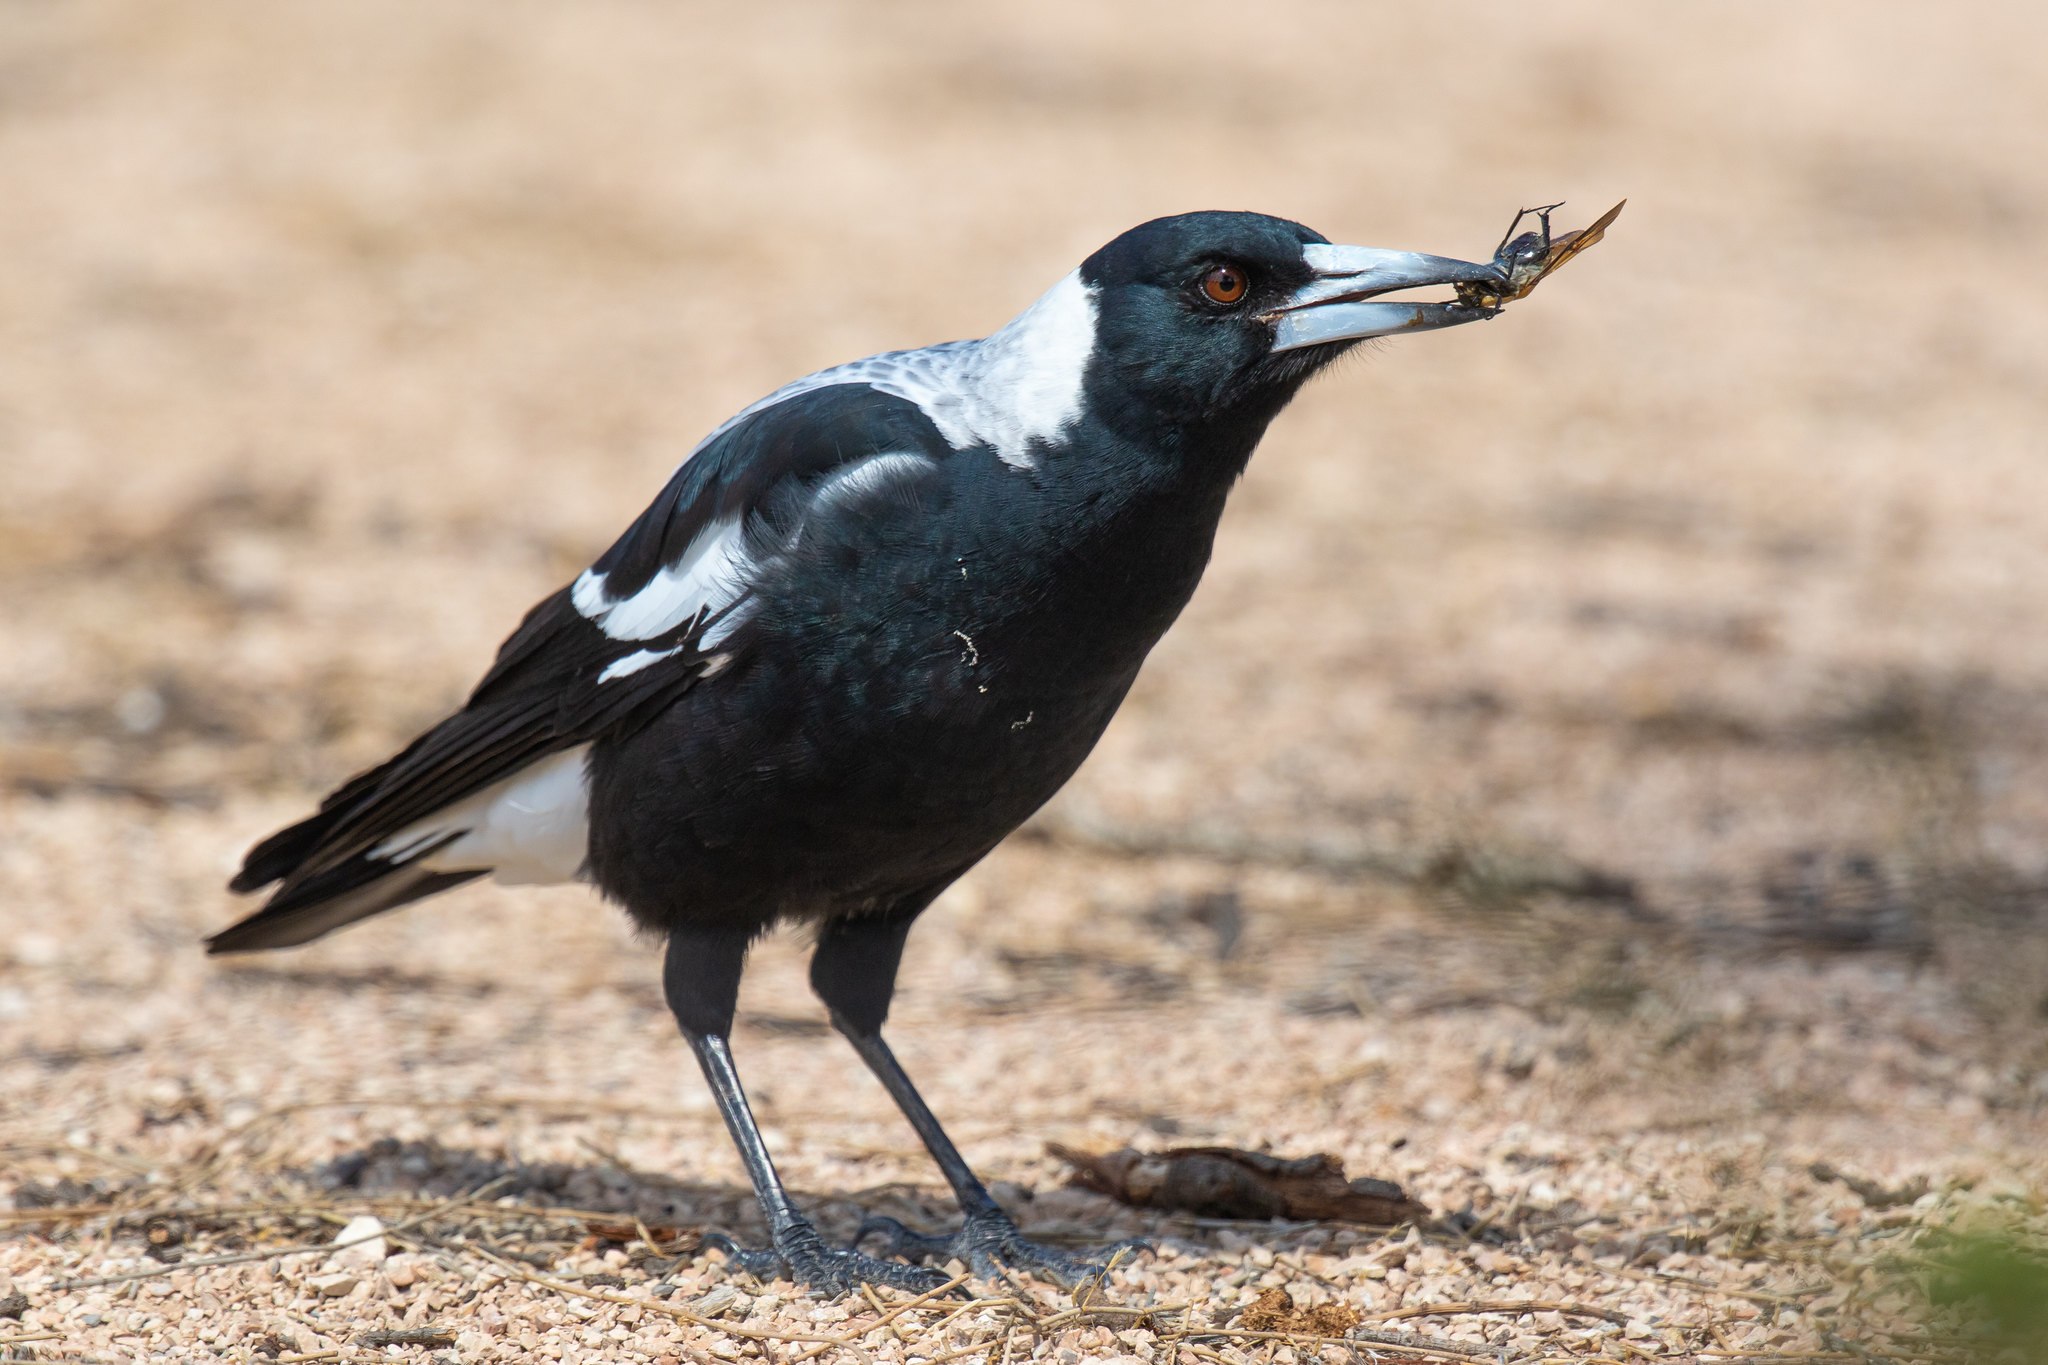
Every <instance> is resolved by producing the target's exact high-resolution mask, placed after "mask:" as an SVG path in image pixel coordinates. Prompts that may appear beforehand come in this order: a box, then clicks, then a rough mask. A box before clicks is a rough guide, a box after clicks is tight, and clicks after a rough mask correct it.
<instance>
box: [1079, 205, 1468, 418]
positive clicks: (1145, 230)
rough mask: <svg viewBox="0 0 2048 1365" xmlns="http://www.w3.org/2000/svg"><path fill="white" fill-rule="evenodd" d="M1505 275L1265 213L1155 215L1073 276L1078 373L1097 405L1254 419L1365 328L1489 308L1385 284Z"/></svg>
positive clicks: (1418, 327) (1419, 325)
mask: <svg viewBox="0 0 2048 1365" xmlns="http://www.w3.org/2000/svg"><path fill="white" fill-rule="evenodd" d="M1502 279H1503V277H1502V275H1501V272H1500V270H1499V269H1498V268H1497V267H1495V266H1493V265H1481V264H1476V263H1474V262H1471V261H1458V260H1451V259H1448V258H1446V257H1442V256H1427V255H1422V254H1419V253H1416V252H1411V251H1388V250H1382V249H1379V248H1376V247H1356V246H1337V245H1333V244H1331V243H1330V242H1329V241H1328V240H1326V239H1325V238H1324V237H1323V236H1322V235H1321V234H1319V233H1317V232H1314V231H1311V230H1310V229H1308V228H1305V227H1303V226H1302V225H1301V224H1299V223H1292V222H1289V221H1287V220H1286V219H1284V218H1272V217H1268V216H1266V215H1265V214H1259V213H1221V212H1210V213H1184V214H1180V215H1178V216H1176V217H1172V218H1159V219H1155V220H1153V221H1152V222H1149V223H1144V224H1141V225H1140V226H1138V227H1135V228H1132V229H1131V230H1130V231H1129V232H1126V233H1124V234H1123V235H1122V236H1121V237H1118V238H1117V239H1116V240H1115V241H1113V242H1111V243H1109V244H1108V245H1107V246H1105V247H1103V248H1102V249H1101V250H1100V251H1097V252H1096V253H1095V254H1094V255H1093V256H1090V257H1089V258H1088V259H1087V260H1086V261H1085V262H1083V263H1082V265H1081V268H1080V270H1079V272H1078V276H1077V280H1076V282H1077V283H1078V284H1079V285H1080V286H1081V287H1083V288H1085V289H1086V290H1087V292H1088V295H1089V297H1090V300H1091V302H1092V304H1093V311H1094V337H1093V345H1092V347H1091V348H1090V351H1091V354H1090V356H1089V364H1088V371H1089V372H1088V380H1087V382H1088V385H1089V387H1090V389H1091V390H1092V395H1091V396H1093V397H1095V398H1096V399H1097V410H1098V411H1104V412H1105V413H1107V412H1108V411H1110V410H1113V409H1114V408H1116V407H1118V406H1123V407H1126V408H1132V407H1135V408H1142V409H1144V410H1146V412H1145V418H1144V420H1166V421H1170V422H1175V423H1177V424H1181V425H1190V424H1193V425H1207V424H1214V423H1222V424H1223V425H1226V426H1236V425H1240V424H1245V423H1250V424H1253V425H1254V426H1255V427H1256V428H1263V426H1264V424H1265V423H1266V422H1267V421H1269V420H1271V418H1272V416H1273V415H1274V414H1275V413H1277V412H1278V411H1279V410H1280V408H1281V407H1282V406H1284V405H1285V404H1286V402H1287V400H1288V399H1290V398H1292V397H1293V396H1294V393H1295V391H1296V390H1298V389H1299V388H1300V387H1301V385H1302V384H1303V383H1304V382H1305V381H1306V380H1307V379H1308V378H1309V376H1311V375H1313V374H1314V373H1315V372H1316V371H1317V370H1319V369H1321V368H1322V367H1323V366H1325V365H1327V364H1328V363H1329V362H1330V361H1332V360H1334V359H1335V358H1336V357H1337V356H1339V355H1341V354H1342V353H1343V352H1345V351H1346V350H1349V349H1350V348H1351V347H1353V346H1355V345H1357V344H1358V342H1360V341H1362V340H1364V339H1365V338H1367V337H1379V336H1393V335H1399V334H1403V333H1407V332H1422V331H1431V330H1434V329H1436V328H1441V327H1455V326H1457V325H1459V324H1461V323H1465V322H1473V321H1477V320H1479V319H1481V318H1485V317H1490V316H1492V310H1491V309H1487V308H1483V307H1477V306H1468V305H1465V304H1462V303H1457V302H1423V301H1417V300H1407V301H1396V300H1394V299H1390V298H1388V297H1386V296H1387V295H1389V294H1392V293H1394V292H1395V291H1399V290H1407V289H1416V288H1422V287H1427V286H1434V285H1455V284H1459V283H1485V284H1493V285H1499V284H1500V283H1501V281H1502ZM1103 400H1107V401H1103ZM1253 439H1256V436H1255V435H1254V437H1253Z"/></svg>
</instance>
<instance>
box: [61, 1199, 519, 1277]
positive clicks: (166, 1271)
mask: <svg viewBox="0 0 2048 1365" xmlns="http://www.w3.org/2000/svg"><path fill="white" fill-rule="evenodd" d="M510 1180H511V1177H510V1176H499V1177H498V1178H497V1179H495V1180H492V1181H489V1182H487V1183H486V1184H483V1185H479V1186H478V1187H477V1188H476V1189H474V1190H472V1191H470V1192H469V1193H468V1194H460V1195H456V1196H455V1197H454V1198H452V1199H444V1200H442V1201H441V1202H440V1203H438V1204H435V1205H434V1206H433V1207H432V1208H429V1209H426V1210H424V1211H423V1212H421V1213H418V1214H416V1215H414V1216H413V1217H411V1218H409V1219H406V1220H404V1221H403V1222H399V1223H394V1224H392V1225H391V1226H389V1227H384V1228H379V1229H378V1230H377V1231H375V1232H369V1233H364V1234H363V1235H361V1236H359V1237H352V1238H350V1239H348V1240H346V1241H341V1242H302V1243H299V1244H298V1245H295V1246H284V1247H266V1248H265V1249H263V1250H261V1251H244V1252H237V1253H236V1254H234V1255H232V1256H207V1257H204V1258H202V1259H199V1260H188V1261H173V1262H170V1263H168V1264H165V1265H160V1266H154V1267H152V1268H150V1269H148V1270H131V1271H127V1272H125V1273H123V1274H120V1275H99V1276H94V1277H92V1278H89V1279H75V1280H59V1281H57V1282H56V1283H55V1284H54V1285H53V1286H52V1287H53V1288H56V1289H95V1288H98V1287H100V1286H102V1285H109V1284H122V1283H125V1282H127V1281H129V1280H148V1279H154V1278H155V1277H157V1276H159V1275H170V1274H174V1273H176V1272H178V1271H181V1270H209V1269H212V1268H213V1267H216V1266H224V1265H246V1264H248V1263H250V1262H252V1261H268V1260H272V1259H275V1258H277V1257H280V1256H304V1255H307V1254H309V1253H312V1252H316V1251H317V1252H328V1253H332V1252H336V1251H341V1250H344V1249H345V1248H348V1247H352V1246H354V1245H356V1244H357V1243H359V1242H368V1241H372V1240H374V1239H376V1238H378V1237H384V1236H388V1235H389V1234H391V1233H395V1232H405V1231H408V1230H409V1229H412V1228H416V1227H419V1226H420V1225H421V1224H424V1223H429V1222H432V1221H433V1220H434V1219H436V1218H440V1217H443V1216H444V1215H446V1214H448V1213H451V1212H453V1211H454V1210H456V1209H459V1208H463V1207H465V1206H466V1205H469V1204H474V1203H476V1202H477V1201H478V1200H480V1199H484V1198H487V1197H489V1195H490V1192H491V1191H492V1190H494V1189H497V1188H499V1187H501V1186H503V1185H505V1184H508V1183H509V1182H510Z"/></svg>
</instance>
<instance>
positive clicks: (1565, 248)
mask: <svg viewBox="0 0 2048 1365" xmlns="http://www.w3.org/2000/svg"><path fill="white" fill-rule="evenodd" d="M1627 203H1628V200H1626V199H1624V200H1622V201H1621V203H1619V204H1616V205H1615V206H1614V207H1613V208H1611V209H1609V210H1607V212H1605V213H1603V214H1601V215H1600V216H1599V217H1598V218H1597V219H1595V220H1594V222H1593V224H1592V226H1591V227H1585V228H1580V229H1578V230H1576V231H1573V232H1560V233H1558V234H1557V235H1556V236H1554V237H1553V236H1552V235H1551V232H1550V215H1551V214H1552V213H1554V212H1556V211H1557V210H1558V209H1561V208H1563V207H1564V205H1563V204H1561V203H1559V204H1544V205H1542V206H1541V207H1539V208H1533V209H1523V210H1521V211H1520V212H1518V213H1516V214H1515V221H1514V222H1512V223H1509V224H1508V230H1507V234H1506V235H1505V236H1503V237H1502V238H1501V242H1500V245H1499V246H1498V247H1496V248H1495V249H1494V253H1493V265H1494V268H1495V269H1497V270H1499V271H1500V272H1501V274H1503V275H1504V276H1506V277H1507V285H1506V287H1505V288H1496V287H1494V286H1492V285H1490V284H1486V283H1477V282H1474V283H1461V284H1458V285H1457V286H1455V287H1456V289H1457V294H1458V302H1460V303H1462V304H1465V305H1466V306H1468V307H1472V308H1499V307H1500V306H1502V305H1503V304H1508V303H1513V302H1514V301H1515V300H1516V299H1521V298H1527V297H1528V295H1529V292H1530V291H1531V290H1533V289H1534V288H1535V287H1536V286H1537V285H1539V284H1541V283H1542V282H1543V281H1544V280H1545V279H1547V278H1549V277H1550V276H1551V275H1552V274H1553V273H1555V272H1556V271H1557V270H1558V269H1559V268H1560V267H1561V266H1563V265H1564V263H1565V262H1566V261H1569V260H1570V259H1571V258H1572V257H1574V256H1576V255H1578V254H1579V253H1580V252H1582V251H1584V250H1585V249H1586V248H1587V247H1589V246H1592V245H1593V244H1594V243H1595V242H1597V241H1599V240H1600V239H1601V238H1602V237H1604V236H1606V235H1607V229H1608V228H1609V227H1610V226H1612V225H1613V223H1614V220H1615V219H1617V218H1619V217H1620V216H1621V210H1622V208H1623V206H1624V205H1626V204H1627ZM1527 218H1534V219H1535V220H1536V230H1535V231H1533V232H1524V233H1521V234H1519V235H1517V233H1516V231H1515V230H1516V229H1517V228H1519V227H1521V226H1522V222H1523V220H1524V219H1527Z"/></svg>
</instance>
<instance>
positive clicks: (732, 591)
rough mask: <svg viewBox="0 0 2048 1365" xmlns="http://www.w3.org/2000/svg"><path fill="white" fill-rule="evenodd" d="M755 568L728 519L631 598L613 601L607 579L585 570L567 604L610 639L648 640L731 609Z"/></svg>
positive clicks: (732, 520)
mask: <svg viewBox="0 0 2048 1365" xmlns="http://www.w3.org/2000/svg"><path fill="white" fill-rule="evenodd" d="M753 567H754V565H753V560H752V558H751V557H750V556H749V555H748V553H747V538H746V536H745V535H744V534H743V532H742V530H741V527H740V523H739V520H738V519H737V518H727V519H725V520H721V521H714V522H712V523H711V524H710V525H709V526H706V527H705V528H704V529H703V530H702V531H700V532H698V533H697V538H696V539H695V540H693V541H691V542H690V546H689V548H688V549H686V550H684V551H683V557H682V558H681V559H679V560H677V561H676V562H675V563H673V564H670V565H668V566H667V567H666V568H664V569H662V570H661V572H659V573H657V574H655V575H654V577H652V578H650V579H648V580H647V585H646V586H645V587H643V588H641V589H640V591H638V592H636V593H634V594H633V595H632V596H630V597H621V598H614V597H612V595H611V594H610V593H608V592H607V591H606V590H605V577H606V575H604V574H601V573H599V572H598V571H597V570H595V569H585V570H584V571H583V573H582V575H581V576H580V577H578V578H577V580H576V585H575V587H573V588H571V589H570V591H569V600H570V601H571V602H572V603H574V604H575V607H576V610H577V611H578V612H580V613H582V614H583V615H584V616H587V617H589V618H590V621H591V623H592V624H593V625H595V626H596V627H597V628H598V629H600V630H602V631H603V632H604V633H605V634H606V635H608V636H610V637H611V638H612V639H614V640H652V639H653V638H655V637H656V636H657V635H666V634H667V633H668V632H670V631H672V630H674V629H675V628H676V627H677V626H679V625H681V624H682V623H683V622H685V621H687V620H689V619H690V618H691V617H692V616H696V615H698V614H699V613H707V614H708V613H715V612H719V611H722V610H724V609H725V608H726V607H728V606H730V605H731V604H732V603H733V601H734V600H735V599H736V598H738V597H739V595H740V593H742V592H743V591H745V589H746V584H747V579H748V577H749V576H750V574H751V570H752V569H753ZM645 652H646V651H644V650H643V651H642V653H645ZM624 662H626V661H625V660H623V659H622V660H620V661H619V663H624ZM648 662H650V663H651V662H653V661H652V660H649V661H648ZM612 667H613V668H616V667H618V664H614V665H612ZM637 667H642V668H644V667H646V664H640V665H637ZM626 671H627V672H631V671H632V670H631V669H628V670H626ZM607 672H609V670H607Z"/></svg>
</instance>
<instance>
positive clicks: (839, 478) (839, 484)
mask: <svg viewBox="0 0 2048 1365" xmlns="http://www.w3.org/2000/svg"><path fill="white" fill-rule="evenodd" d="M931 467H932V462H931V461H930V460H929V459H927V458H925V457H924V456H922V455H917V454H912V453H910V452H907V451H890V452H888V453H886V454H882V455H870V456H869V457H868V458H867V459H865V460H860V461H857V462H856V463H854V464H850V465H848V466H847V467H846V468H844V469H842V470H840V471H839V472H838V473H836V474H834V475H833V476H832V477H831V478H829V479H827V480H825V481H824V482H823V483H821V484H819V485H818V491H817V493H816V494H815V495H814V496H813V498H812V500H811V510H812V511H813V512H816V511H822V510H824V509H826V508H833V507H844V506H846V505H848V504H849V503H856V502H859V501H860V500H861V499H862V498H865V497H867V496H868V495H870V494H872V493H879V492H880V491H881V490H883V489H884V488H887V487H888V486H889V485H890V484H892V483H895V482H896V481H897V480H899V479H906V478H910V477H913V476H915V475H917V474H921V473H923V472H924V471H925V470H927V469H930V468H931Z"/></svg>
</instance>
